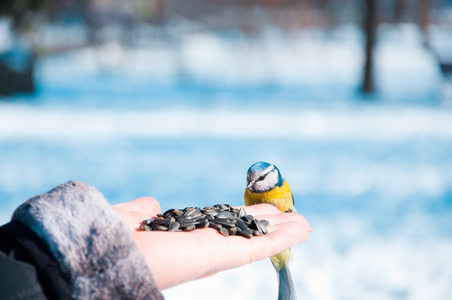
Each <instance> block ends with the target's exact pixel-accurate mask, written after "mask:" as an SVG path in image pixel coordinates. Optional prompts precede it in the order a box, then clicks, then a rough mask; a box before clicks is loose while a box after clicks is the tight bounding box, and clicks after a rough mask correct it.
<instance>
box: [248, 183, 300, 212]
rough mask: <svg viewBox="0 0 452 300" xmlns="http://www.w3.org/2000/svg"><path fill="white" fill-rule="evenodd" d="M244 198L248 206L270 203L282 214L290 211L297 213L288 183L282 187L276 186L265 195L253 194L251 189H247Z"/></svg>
mask: <svg viewBox="0 0 452 300" xmlns="http://www.w3.org/2000/svg"><path fill="white" fill-rule="evenodd" d="M244 198H245V205H247V206H248V205H253V204H258V203H269V204H272V205H274V206H276V207H277V208H278V209H279V210H280V211H281V212H286V211H287V210H289V209H291V210H292V211H295V208H294V205H293V198H292V192H291V191H290V187H289V184H288V183H287V182H286V181H284V183H283V184H282V185H281V186H276V187H274V188H273V189H271V190H270V191H267V192H264V193H252V192H251V191H250V190H249V189H245V195H244Z"/></svg>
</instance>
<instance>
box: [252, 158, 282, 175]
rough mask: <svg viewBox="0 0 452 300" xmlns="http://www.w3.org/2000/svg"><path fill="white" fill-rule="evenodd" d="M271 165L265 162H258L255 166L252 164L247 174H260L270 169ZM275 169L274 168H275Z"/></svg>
mask: <svg viewBox="0 0 452 300" xmlns="http://www.w3.org/2000/svg"><path fill="white" fill-rule="evenodd" d="M270 166H271V164H269V163H267V162H265V161H259V162H257V163H255V164H253V165H252V166H251V167H250V168H249V169H248V173H256V172H260V171H263V170H265V169H267V168H268V167H270ZM275 168H276V166H275ZM276 169H277V168H276Z"/></svg>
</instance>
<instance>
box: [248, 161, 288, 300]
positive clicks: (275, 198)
mask: <svg viewBox="0 0 452 300" xmlns="http://www.w3.org/2000/svg"><path fill="white" fill-rule="evenodd" d="M246 179H247V186H246V189H245V194H244V200H245V206H249V205H254V204H259V203H269V204H272V205H274V206H276V207H277V208H278V209H279V210H280V211H281V212H283V213H285V212H295V207H294V204H295V202H294V198H293V195H292V192H291V190H290V187H289V184H288V183H287V181H285V180H284V178H282V176H281V172H280V171H279V169H278V168H277V167H276V166H275V165H273V164H269V163H267V162H263V161H260V162H256V163H255V164H253V165H252V166H251V167H250V168H249V169H248V172H247V176H246ZM270 260H271V262H272V264H273V266H274V267H275V269H276V272H277V274H278V283H279V284H278V300H294V299H295V289H294V284H293V280H292V276H291V274H290V269H289V261H290V248H288V249H285V250H283V251H282V252H280V253H278V254H276V255H274V256H271V257H270Z"/></svg>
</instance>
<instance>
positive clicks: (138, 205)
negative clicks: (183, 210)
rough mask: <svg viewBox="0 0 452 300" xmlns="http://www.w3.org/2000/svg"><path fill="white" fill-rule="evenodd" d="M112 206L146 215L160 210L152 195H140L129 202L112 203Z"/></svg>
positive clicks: (153, 214) (154, 213)
mask: <svg viewBox="0 0 452 300" xmlns="http://www.w3.org/2000/svg"><path fill="white" fill-rule="evenodd" d="M113 207H115V208H119V209H124V210H126V211H129V212H137V213H140V214H144V215H148V217H151V216H155V215H156V214H158V213H160V212H161V208H160V204H159V203H158V201H157V200H155V199H154V198H152V197H141V198H138V199H135V200H132V201H129V202H125V203H120V204H116V205H113Z"/></svg>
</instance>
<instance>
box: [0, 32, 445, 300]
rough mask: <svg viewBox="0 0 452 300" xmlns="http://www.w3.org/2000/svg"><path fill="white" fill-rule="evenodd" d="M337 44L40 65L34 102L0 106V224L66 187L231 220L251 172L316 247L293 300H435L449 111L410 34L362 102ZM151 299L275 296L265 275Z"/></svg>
mask: <svg viewBox="0 0 452 300" xmlns="http://www.w3.org/2000/svg"><path fill="white" fill-rule="evenodd" d="M336 35H337V36H335V35H333V36H332V38H331V37H330V39H326V38H325V37H324V35H323V34H322V33H321V32H316V31H314V30H312V31H306V32H302V33H299V34H293V35H291V36H285V35H282V34H280V33H278V32H273V31H270V32H268V33H267V34H266V35H264V36H262V37H258V38H255V39H254V40H253V41H252V42H249V41H244V40H243V39H240V38H236V39H232V40H231V39H230V38H227V39H225V38H222V37H217V36H213V35H209V34H200V33H198V34H196V35H187V36H185V37H184V38H183V39H181V40H180V41H179V42H178V44H177V48H174V45H172V46H168V45H165V44H159V45H154V46H153V47H152V48H146V49H134V50H126V49H122V48H121V47H119V46H118V45H115V44H111V45H109V46H107V47H105V48H102V49H100V48H99V49H96V50H94V49H85V50H83V51H79V52H77V53H72V54H67V55H61V56H58V57H49V58H46V59H45V60H44V61H43V62H42V64H41V65H40V69H39V75H40V82H39V94H38V95H37V96H36V97H25V96H18V97H15V98H12V99H7V101H2V102H0V170H1V172H0V199H1V200H0V201H1V202H0V207H1V211H0V223H4V222H7V220H8V218H9V217H10V215H11V213H12V212H13V210H14V208H15V207H17V205H19V204H20V203H21V202H23V201H24V200H25V199H27V198H28V197H31V196H33V195H35V194H39V193H42V192H45V191H47V190H49V189H51V188H52V187H54V186H55V185H57V184H59V183H61V182H64V181H67V180H70V179H74V180H81V181H85V182H88V183H90V184H93V185H94V186H96V187H97V188H98V189H99V190H100V191H101V192H102V193H104V195H105V196H106V197H107V199H108V200H109V201H110V202H111V203H118V202H122V201H127V200H130V199H134V198H137V197H140V196H144V195H150V196H154V197H156V198H157V199H158V200H159V201H160V202H161V205H162V209H164V210H165V209H168V208H171V207H185V206H188V205H196V206H204V205H209V204H214V203H218V202H220V203H230V204H232V205H239V204H241V203H242V195H243V191H244V188H245V172H246V170H247V168H248V167H249V166H250V165H251V164H252V163H254V162H255V161H258V160H266V161H269V162H272V163H275V164H276V165H278V167H279V168H280V169H281V171H282V172H283V175H284V177H285V178H286V179H287V180H288V181H289V183H290V184H291V186H292V188H293V192H294V195H295V200H296V208H297V210H298V211H299V212H301V213H302V214H303V215H305V216H306V218H307V219H308V220H309V221H310V223H311V226H312V227H313V228H315V229H316V230H315V231H314V232H313V233H312V235H311V236H312V239H311V240H310V241H309V242H307V243H304V244H301V245H297V246H296V247H294V248H293V253H294V258H293V263H292V266H291V268H292V273H293V276H294V280H295V283H296V288H297V294H298V295H299V298H300V299H448V298H449V295H450V294H451V292H452V289H451V286H450V282H451V280H452V260H451V256H450V253H452V252H451V250H452V239H451V237H452V227H451V225H450V219H451V214H452V209H451V207H452V154H451V153H452V111H451V108H450V106H448V105H447V103H448V101H449V100H447V99H446V98H445V97H444V94H443V83H442V78H441V77H440V74H439V73H438V69H437V67H436V66H435V62H434V60H433V58H432V57H431V56H430V55H429V53H427V52H425V50H423V49H422V48H421V47H420V46H419V45H420V43H419V42H420V37H419V34H418V32H417V31H416V30H415V29H413V28H412V27H410V26H400V27H396V28H393V27H390V26H387V27H382V28H381V31H380V42H379V46H378V49H377V63H378V68H377V73H376V75H377V87H378V91H379V92H378V93H377V94H376V95H375V96H372V97H368V98H363V97H362V96H361V95H360V94H359V93H358V83H359V78H360V71H361V61H362V52H361V46H360V43H359V40H360V37H359V34H358V33H357V31H356V30H354V29H353V28H348V27H344V28H342V29H340V30H338V32H336ZM106 53H110V54H109V55H106ZM124 61H126V62H128V63H129V65H128V66H127V68H126V67H125V65H124ZM164 293H165V295H166V296H167V298H168V299H180V298H184V299H274V298H275V297H276V279H275V274H274V272H273V270H272V267H271V264H270V262H269V261H262V262H258V263H255V264H253V265H250V266H245V267H242V268H239V269H236V270H231V271H228V272H224V273H221V274H217V275H215V276H213V277H211V278H207V279H203V280H200V281H196V282H191V283H187V284H184V285H181V286H179V287H176V288H172V289H169V290H167V291H165V292H164Z"/></svg>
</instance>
